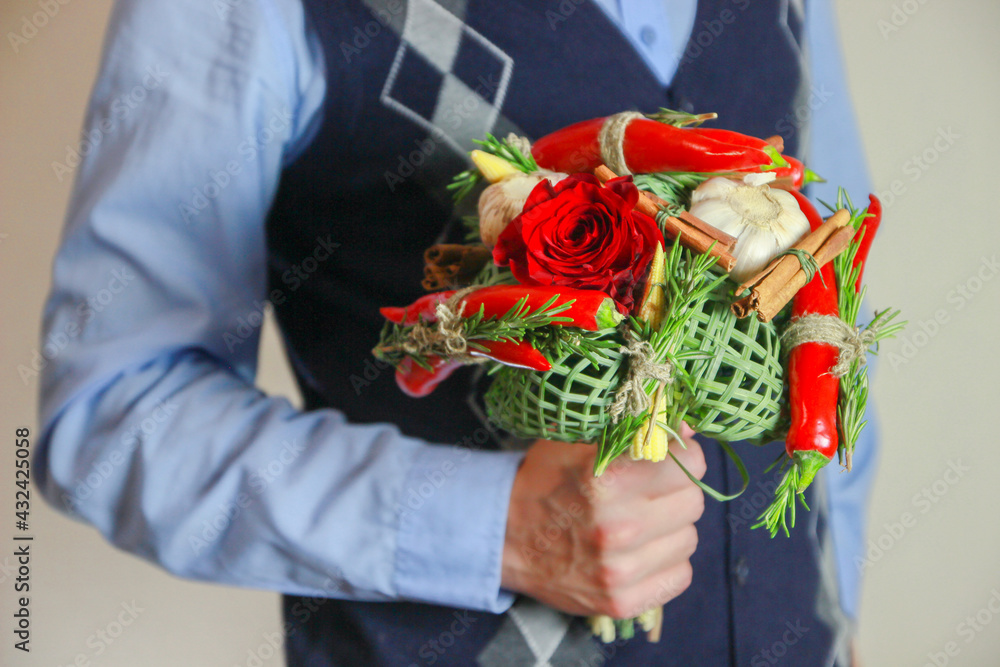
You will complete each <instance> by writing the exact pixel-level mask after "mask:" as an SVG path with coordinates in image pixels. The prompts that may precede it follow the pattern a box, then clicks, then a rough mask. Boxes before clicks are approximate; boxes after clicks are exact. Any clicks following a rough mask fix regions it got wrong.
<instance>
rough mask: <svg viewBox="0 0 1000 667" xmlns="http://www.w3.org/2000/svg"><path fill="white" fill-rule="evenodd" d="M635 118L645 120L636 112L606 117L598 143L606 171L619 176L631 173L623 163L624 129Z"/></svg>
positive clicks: (625, 112)
mask: <svg viewBox="0 0 1000 667" xmlns="http://www.w3.org/2000/svg"><path fill="white" fill-rule="evenodd" d="M636 118H645V116H644V115H642V114H641V113H639V112H638V111H623V112H622V113H616V114H615V115H613V116H608V117H607V118H606V119H605V120H604V125H602V126H601V132H600V134H599V135H598V141H599V142H600V144H601V159H602V160H603V161H604V164H606V165H607V166H608V169H610V170H611V171H613V172H615V173H616V174H618V175H619V176H628V175H629V174H631V173H632V172H631V171H630V170H629V168H628V165H627V164H626V163H625V128H627V127H628V124H629V123H631V122H632V121H633V120H635V119H636Z"/></svg>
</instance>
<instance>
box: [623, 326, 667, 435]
mask: <svg viewBox="0 0 1000 667" xmlns="http://www.w3.org/2000/svg"><path fill="white" fill-rule="evenodd" d="M620 351H621V353H622V354H626V355H628V356H629V357H631V361H630V362H629V368H628V375H627V376H626V378H625V380H624V381H623V382H622V383H621V386H619V387H618V391H617V392H615V400H614V403H612V404H611V408H610V409H609V410H608V412H609V414H610V415H611V421H612V422H615V423H617V422H618V421H619V420H620V419H621V418H622V415H624V414H625V413H626V412H627V413H628V414H630V415H632V416H634V417H638V416H639V415H641V414H642V413H644V412H646V411H647V410H649V408H650V405H651V401H650V399H649V395H648V394H647V393H646V390H645V389H643V385H644V384H645V383H646V381H647V380H659V381H660V382H662V383H664V384H670V383H671V382H673V379H674V366H673V364H671V363H670V362H669V361H665V362H663V363H658V362H657V361H656V350H654V349H653V346H652V345H650V344H649V341H645V340H637V339H635V338H631V339H629V341H628V343H627V344H626V345H623V346H622V347H621V350H620Z"/></svg>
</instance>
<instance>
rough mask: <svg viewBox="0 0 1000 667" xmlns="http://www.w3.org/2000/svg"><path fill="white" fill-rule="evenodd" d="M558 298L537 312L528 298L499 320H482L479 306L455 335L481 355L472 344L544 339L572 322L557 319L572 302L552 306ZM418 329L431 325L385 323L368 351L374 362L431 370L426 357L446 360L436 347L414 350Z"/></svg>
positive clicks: (478, 345)
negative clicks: (534, 337) (409, 364)
mask: <svg viewBox="0 0 1000 667" xmlns="http://www.w3.org/2000/svg"><path fill="white" fill-rule="evenodd" d="M558 298H559V296H558V295H554V296H553V297H552V298H551V299H549V300H548V301H546V302H545V303H544V304H542V305H541V306H539V307H538V308H536V309H534V310H531V308H530V307H529V306H528V305H527V301H528V297H527V296H525V297H524V298H522V299H520V300H519V301H518V302H517V303H516V304H514V305H513V306H512V307H511V308H510V310H508V311H507V312H506V313H504V314H503V315H501V316H500V317H489V318H487V317H485V316H484V314H483V313H484V308H485V307H484V306H480V308H479V311H478V312H476V313H473V314H471V315H465V316H463V318H462V320H461V322H460V325H459V327H458V329H457V330H456V331H457V333H458V334H459V335H460V336H461V337H462V338H464V339H465V341H466V344H467V345H468V347H470V348H473V349H477V350H481V351H485V350H486V348H485V347H483V346H482V345H480V344H478V343H477V342H476V341H498V340H507V341H513V342H516V341H520V340H525V339H528V340H529V341H530V340H531V337H532V335H533V334H536V333H537V334H539V335H544V333H543V332H544V331H545V329H546V328H548V327H551V325H552V324H555V323H559V322H571V321H572V318H570V317H563V316H560V313H563V312H565V311H566V310H568V309H569V308H571V307H572V305H573V303H574V302H573V301H572V300H571V301H567V302H565V303H562V304H559V305H556V301H557V300H558ZM417 327H422V328H423V329H424V330H426V329H428V328H430V329H432V330H433V328H434V327H433V325H431V324H429V323H427V322H419V323H417V324H393V323H391V322H387V323H386V326H384V327H383V328H382V334H381V336H380V338H379V344H378V345H377V346H375V348H374V349H373V350H372V354H374V355H375V357H376V358H378V359H381V360H383V361H386V362H388V363H390V364H392V365H394V366H398V365H399V364H400V363H402V361H403V359H404V358H406V357H410V358H411V359H413V363H415V364H417V365H419V366H421V367H423V368H425V369H427V370H431V366H430V363H429V362H428V361H427V357H428V356H431V355H435V356H447V351H446V350H445V349H443V347H442V349H437V347H436V346H434V345H430V346H423V347H420V346H417V345H416V344H415V339H414V330H415V329H416V328H417Z"/></svg>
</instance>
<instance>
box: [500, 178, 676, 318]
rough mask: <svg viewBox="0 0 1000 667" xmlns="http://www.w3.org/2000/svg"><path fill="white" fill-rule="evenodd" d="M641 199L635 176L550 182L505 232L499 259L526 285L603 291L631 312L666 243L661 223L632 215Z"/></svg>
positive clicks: (538, 190)
mask: <svg viewBox="0 0 1000 667" xmlns="http://www.w3.org/2000/svg"><path fill="white" fill-rule="evenodd" d="M638 199H639V190H638V188H636V187H635V185H633V183H632V178H631V177H630V176H624V177H621V178H615V179H612V180H610V181H608V182H607V184H606V185H605V186H603V187H602V186H601V183H600V181H598V180H597V178H596V177H594V176H592V175H590V174H573V175H572V176H569V177H568V178H565V179H563V180H562V181H560V182H559V183H557V184H556V185H555V186H553V185H552V184H551V183H549V181H547V180H544V181H542V182H541V183H539V184H538V185H537V186H535V188H534V189H533V190H532V191H531V194H530V195H528V199H527V201H525V203H524V208H523V209H522V210H521V214H520V215H518V216H517V217H516V218H514V219H513V220H511V221H510V224H508V225H507V227H506V228H504V230H503V232H501V234H500V237H499V238H498V239H497V244H496V247H495V248H493V260H494V261H495V262H496V263H497V265H498V266H507V265H509V266H510V269H511V271H512V272H513V273H514V277H515V278H517V280H518V281H519V282H520V283H521V284H524V285H564V286H566V287H573V288H576V289H594V290H600V291H602V292H604V293H605V294H608V295H609V296H610V297H611V298H613V299H614V300H615V303H617V304H618V308H619V309H620V310H621V311H622V312H623V313H628V312H629V311H630V310H631V309H632V308H633V304H634V301H635V298H634V296H633V292H634V291H635V288H636V287H637V286H638V284H639V282H640V281H641V280H642V278H643V275H644V273H645V271H646V268H647V267H648V266H649V263H650V261H651V260H652V258H653V253H654V252H655V249H656V244H658V243H659V244H661V245H662V244H663V235H662V234H661V233H660V230H659V228H658V227H657V225H656V223H655V222H654V221H653V219H652V218H650V217H649V216H648V215H646V214H645V213H641V212H639V211H633V210H632V209H633V208H634V207H635V204H636V202H637V201H638Z"/></svg>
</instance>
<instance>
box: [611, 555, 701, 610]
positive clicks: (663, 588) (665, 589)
mask: <svg viewBox="0 0 1000 667" xmlns="http://www.w3.org/2000/svg"><path fill="white" fill-rule="evenodd" d="M693 577H694V571H693V570H692V568H691V563H690V562H689V561H686V560H685V561H683V562H681V563H678V564H677V565H675V566H673V567H671V568H669V569H667V570H663V571H659V572H656V573H655V574H652V575H650V576H648V577H646V578H645V579H642V580H641V581H639V582H638V583H636V584H635V585H633V586H629V587H626V588H620V589H616V590H614V591H613V592H608V593H607V594H606V595H604V596H601V597H600V598H599V599H598V600H597V601H596V602H595V603H594V612H596V613H598V614H606V615H608V616H611V617H612V618H634V617H636V616H638V615H639V614H641V613H642V612H644V611H646V610H648V609H653V608H655V607H658V606H662V605H664V604H666V603H667V602H670V601H671V600H673V599H674V598H675V597H677V596H678V595H680V594H681V593H683V592H684V591H686V590H687V589H688V587H689V586H690V585H691V580H692V578H693Z"/></svg>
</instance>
